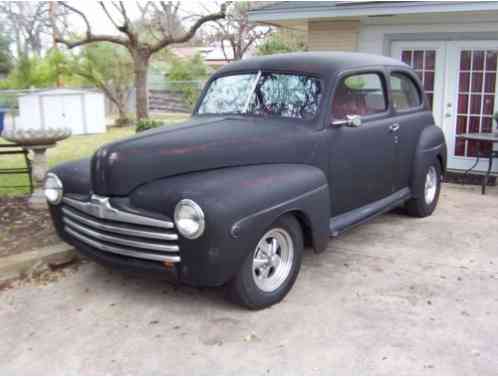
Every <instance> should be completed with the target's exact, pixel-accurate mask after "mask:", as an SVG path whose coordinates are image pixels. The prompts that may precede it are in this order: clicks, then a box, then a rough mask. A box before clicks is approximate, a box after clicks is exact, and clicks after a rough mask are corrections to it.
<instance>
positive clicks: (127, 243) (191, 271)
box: [50, 194, 241, 286]
mask: <svg viewBox="0 0 498 377" xmlns="http://www.w3.org/2000/svg"><path fill="white" fill-rule="evenodd" d="M93 199H95V198H92V197H88V196H84V195H71V194H67V195H66V196H65V197H64V199H63V201H62V203H61V204H59V205H56V206H50V212H51V215H52V219H53V222H54V225H55V227H56V229H57V232H58V234H59V236H60V237H61V238H62V239H63V240H65V241H66V242H67V243H69V244H71V245H73V246H74V247H75V248H76V249H77V250H78V251H79V252H80V253H81V254H82V255H83V256H86V257H88V258H90V259H93V260H95V261H97V262H98V263H101V264H104V265H107V266H110V267H113V268H116V269H119V270H125V271H127V272H130V273H133V274H138V275H143V276H152V277H156V278H157V277H158V278H161V279H165V280H169V281H175V282H177V283H181V284H187V285H192V286H220V285H223V284H224V283H226V282H227V281H228V280H229V279H231V278H232V277H233V276H234V274H235V273H236V272H237V271H238V269H239V268H240V262H239V261H240V257H237V258H236V260H235V258H234V257H235V256H236V255H238V254H235V253H234V252H233V250H237V251H240V250H241V248H240V247H237V245H235V242H236V240H234V239H231V238H230V237H229V236H228V235H226V236H225V237H223V235H220V234H219V233H217V232H216V230H215V229H213V228H211V230H210V231H207V232H206V235H205V236H202V237H200V238H199V239H197V240H187V239H185V238H183V237H181V236H180V235H179V234H177V233H176V229H175V227H174V222H173V221H171V219H170V218H168V217H167V216H165V215H162V214H158V213H152V212H150V211H147V210H143V209H141V208H136V207H134V206H132V205H130V202H129V200H128V199H127V198H110V199H109V198H101V197H100V198H99V197H97V198H96V199H97V200H93ZM209 235H210V236H209ZM219 245H224V247H220V246H219Z"/></svg>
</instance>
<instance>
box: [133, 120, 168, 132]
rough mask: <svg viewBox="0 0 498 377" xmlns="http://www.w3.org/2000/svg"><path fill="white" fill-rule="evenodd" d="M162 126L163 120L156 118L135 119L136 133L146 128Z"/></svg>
mask: <svg viewBox="0 0 498 377" xmlns="http://www.w3.org/2000/svg"><path fill="white" fill-rule="evenodd" d="M161 126H164V122H163V121H161V120H157V119H140V120H139V121H137V130H136V131H137V133H138V132H143V131H147V130H151V129H153V128H157V127H161Z"/></svg>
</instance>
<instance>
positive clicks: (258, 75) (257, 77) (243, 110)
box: [241, 70, 261, 114]
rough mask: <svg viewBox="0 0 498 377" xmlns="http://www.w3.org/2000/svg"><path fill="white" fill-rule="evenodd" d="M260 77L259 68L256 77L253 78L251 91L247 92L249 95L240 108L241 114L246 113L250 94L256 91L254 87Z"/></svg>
mask: <svg viewBox="0 0 498 377" xmlns="http://www.w3.org/2000/svg"><path fill="white" fill-rule="evenodd" d="M260 77H261V70H259V71H258V74H257V75H256V78H255V79H254V83H253V84H252V88H251V91H250V92H249V96H248V97H247V100H246V103H245V105H244V108H243V109H242V112H241V114H247V110H248V108H249V103H250V102H251V98H252V95H253V94H254V92H255V91H256V87H257V86H258V82H259V79H260Z"/></svg>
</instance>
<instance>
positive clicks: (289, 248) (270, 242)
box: [228, 215, 304, 310]
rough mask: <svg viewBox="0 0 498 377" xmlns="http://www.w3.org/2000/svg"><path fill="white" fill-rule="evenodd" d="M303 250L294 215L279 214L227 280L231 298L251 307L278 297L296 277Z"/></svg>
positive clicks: (286, 291)
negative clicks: (238, 269) (234, 275)
mask: <svg viewBox="0 0 498 377" xmlns="http://www.w3.org/2000/svg"><path fill="white" fill-rule="evenodd" d="M303 250H304V245H303V234H302V230H301V226H300V225H299V223H298V221H297V220H296V218H295V217H294V216H291V215H285V216H283V217H281V218H279V219H278V220H277V221H276V222H275V223H274V224H273V225H272V226H271V227H270V228H269V229H268V230H267V231H266V232H264V234H263V235H262V236H261V238H260V239H259V241H258V242H257V244H256V245H255V248H254V249H253V251H252V252H251V253H250V254H249V255H248V256H247V258H246V260H245V261H244V264H243V265H242V268H241V270H240V271H239V273H238V274H237V276H236V277H235V278H234V279H233V280H232V281H231V282H230V284H229V286H228V293H229V297H230V299H231V300H232V301H234V302H236V303H238V304H241V305H243V306H245V307H247V308H249V309H253V310H254V309H263V308H266V307H268V306H271V305H274V304H276V303H278V302H279V301H281V300H282V299H283V298H284V297H285V296H286V295H287V293H288V292H289V291H290V289H291V288H292V286H293V285H294V282H295V281H296V278H297V275H298V274H299V270H300V268H301V261H302V256H303Z"/></svg>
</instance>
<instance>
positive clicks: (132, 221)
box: [45, 53, 446, 308]
mask: <svg viewBox="0 0 498 377" xmlns="http://www.w3.org/2000/svg"><path fill="white" fill-rule="evenodd" d="M445 168H446V144H445V140H444V136H443V133H442V132H441V130H440V129H439V128H438V127H436V126H435V125H434V119H433V117H432V113H431V110H430V108H429V104H428V103H427V100H426V99H425V96H424V93H423V90H422V87H421V84H420V82H419V80H418V78H417V76H416V74H415V73H414V72H413V71H412V70H411V69H410V68H409V67H408V66H406V65H404V64H402V63H400V62H399V61H396V60H393V59H389V58H385V57H380V56H374V55H365V54H353V53H299V54H283V55H274V56H270V57H261V58H254V59H247V60H243V61H240V62H236V63H233V64H229V65H227V66H225V67H223V68H222V69H220V70H219V71H218V72H217V73H216V74H215V75H213V77H211V79H210V80H209V82H208V83H207V85H206V87H205V89H204V91H203V93H202V95H201V96H200V99H199V101H198V103H197V105H196V107H195V110H194V112H193V115H192V118H191V119H190V120H189V121H187V122H185V123H183V124H180V125H178V126H167V127H163V128H159V129H156V130H152V131H147V132H144V133H141V134H138V135H136V136H134V137H131V138H128V139H125V140H121V141H117V142H114V143H111V144H108V145H106V146H104V147H102V148H100V149H99V150H98V151H97V152H96V153H95V155H94V156H93V157H92V158H91V159H84V160H80V161H75V162H69V163H66V164H62V165H60V166H57V167H56V168H54V169H52V170H51V172H50V173H49V174H48V176H47V179H46V183H45V194H46V197H47V199H48V201H49V203H50V211H51V214H52V218H53V221H54V223H55V226H56V228H57V231H58V233H59V235H60V236H61V237H62V238H63V239H64V240H66V241H67V242H69V243H70V244H72V245H74V246H75V248H76V249H77V250H79V252H80V253H81V254H83V255H85V256H87V257H90V258H93V259H95V260H97V261H98V262H101V263H103V264H108V265H111V266H114V267H117V268H121V269H125V270H129V271H134V272H141V273H143V274H145V275H158V276H161V277H166V276H168V277H170V278H173V279H175V280H176V281H178V282H180V283H186V284H190V285H194V286H221V285H226V286H227V291H228V293H229V297H231V298H233V299H234V300H236V301H237V302H239V303H241V304H243V305H245V306H247V307H249V308H263V307H266V306H269V305H272V304H275V303H276V302H278V301H280V300H281V299H282V298H283V297H284V296H285V295H286V294H287V292H288V291H289V290H290V289H291V287H292V285H293V284H294V281H295V280H296V277H297V275H298V273H299V269H300V265H301V259H302V255H303V249H304V247H305V246H310V247H311V248H313V249H314V250H315V251H316V252H320V251H322V250H324V249H325V248H326V246H327V243H328V241H329V237H337V236H339V235H340V234H341V233H342V232H344V231H346V230H348V229H349V228H351V227H353V226H355V225H357V224H360V223H363V222H365V221H367V220H369V219H371V218H373V217H375V216H377V215H379V214H381V213H384V212H386V211H389V210H391V209H393V208H394V207H398V206H401V205H404V207H405V208H406V211H407V213H408V214H409V215H412V216H417V217H424V216H428V215H430V214H431V213H432V212H433V211H434V208H435V207H436V204H437V202H438V197H439V190H440V184H441V175H442V174H443V173H444V171H445Z"/></svg>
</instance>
